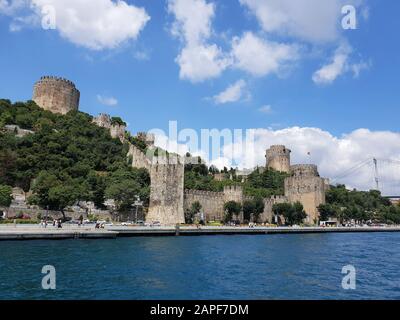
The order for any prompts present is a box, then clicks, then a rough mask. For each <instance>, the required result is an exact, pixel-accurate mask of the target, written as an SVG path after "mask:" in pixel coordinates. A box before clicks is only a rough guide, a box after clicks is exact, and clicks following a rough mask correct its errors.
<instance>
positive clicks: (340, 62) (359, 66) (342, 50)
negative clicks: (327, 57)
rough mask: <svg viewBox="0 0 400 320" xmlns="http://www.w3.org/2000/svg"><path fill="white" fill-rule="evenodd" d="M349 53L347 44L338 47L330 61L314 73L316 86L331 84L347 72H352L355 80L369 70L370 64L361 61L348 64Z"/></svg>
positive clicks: (349, 48)
mask: <svg viewBox="0 0 400 320" xmlns="http://www.w3.org/2000/svg"><path fill="white" fill-rule="evenodd" d="M351 53H352V48H351V47H350V46H349V45H348V44H347V43H344V44H342V45H340V46H339V48H338V49H336V51H335V54H334V56H333V58H332V61H331V62H330V63H328V64H326V65H324V66H322V67H321V68H320V69H319V70H317V71H315V73H314V74H313V76H312V79H313V81H314V82H315V83H316V84H331V83H333V82H334V81H335V80H336V79H337V78H338V77H339V76H341V75H343V74H344V73H346V72H348V71H352V72H353V74H354V77H355V78H357V77H358V76H359V75H360V72H361V71H362V70H365V69H368V68H369V66H370V63H366V62H363V61H361V62H359V63H353V64H352V63H350V62H349V59H350V54H351Z"/></svg>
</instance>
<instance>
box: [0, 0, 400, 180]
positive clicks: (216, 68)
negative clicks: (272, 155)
mask: <svg viewBox="0 0 400 320" xmlns="http://www.w3.org/2000/svg"><path fill="white" fill-rule="evenodd" d="M82 2H83V3H84V4H82ZM321 3H322V2H321V1H319V0H299V1H289V0H281V1H277V0H263V1H262V0H233V1H217V0H185V1H183V0H165V1H145V0H134V1H132V0H130V1H125V2H119V3H117V2H116V1H111V0H91V1H78V0H70V1H62V0H31V1H29V0H14V1H10V0H0V39H1V50H0V70H1V76H0V97H2V98H9V99H11V100H13V101H17V100H28V99H30V98H31V94H32V86H33V83H34V82H35V81H36V80H37V79H39V78H40V76H42V75H57V76H62V77H65V78H68V79H70V80H72V81H74V82H75V84H76V85H77V87H78V88H79V89H80V91H81V103H80V108H81V110H82V111H84V112H88V113H90V114H92V115H96V114H98V113H100V112H106V113H109V114H111V115H119V116H121V117H122V118H123V119H124V120H125V121H126V122H128V123H129V125H130V127H129V129H130V130H131V131H132V132H137V131H146V130H149V129H152V128H161V129H163V130H167V129H168V121H170V120H176V121H178V126H179V128H193V129H195V130H200V129H201V128H218V129H223V128H230V129H235V128H240V129H248V128H257V129H258V128H259V129H262V130H264V131H260V132H261V133H260V141H262V142H260V145H259V148H260V150H262V149H263V148H265V147H266V146H267V145H268V143H269V142H266V141H265V140H263V137H264V138H265V137H266V136H267V137H269V138H270V139H269V141H271V143H272V142H274V143H275V142H276V143H287V144H289V145H291V148H292V149H294V158H295V159H296V160H298V161H306V160H307V159H306V157H305V156H304V154H305V152H304V151H305V150H313V151H314V154H315V159H313V160H314V162H317V163H318V164H319V165H320V166H322V170H323V171H324V173H325V172H326V174H331V175H334V174H335V173H337V172H339V171H338V170H339V169H337V168H336V167H335V165H334V164H333V163H330V164H329V165H328V164H327V162H328V159H327V158H326V157H324V156H323V155H322V154H323V153H324V154H326V150H325V149H324V148H325V147H324V146H325V145H328V146H331V144H333V145H336V146H337V148H339V149H340V148H342V151H343V153H353V152H355V151H354V150H358V149H360V150H359V151H358V152H357V154H354V155H353V156H351V157H350V156H349V157H348V158H343V159H342V158H340V159H337V160H336V164H337V163H341V166H342V167H340V169H343V168H345V167H346V166H348V165H350V164H352V163H355V162H356V161H358V160H360V161H361V160H363V159H365V156H369V155H371V156H373V155H375V154H380V155H382V156H384V157H386V158H389V157H390V158H400V152H399V151H398V150H399V145H398V144H397V142H393V145H390V146H389V147H388V148H384V149H382V150H381V148H382V146H376V141H377V139H378V138H377V137H378V136H379V137H380V135H382V134H383V135H384V134H388V135H390V137H389V138H388V141H389V140H390V141H392V140H393V141H395V140H396V139H395V138H393V139H392V137H393V135H394V137H397V134H398V133H397V132H398V122H399V120H398V119H399V115H400V108H399V97H400V82H399V80H398V79H399V74H400V55H399V54H398V52H399V50H400V41H399V37H398V35H397V34H396V33H397V32H398V31H399V30H400V19H398V13H399V12H400V3H399V2H398V1H392V0H386V1H374V0H348V1H344V0H326V1H325V3H324V4H321ZM49 4H50V5H52V6H53V7H54V8H55V12H56V20H55V21H56V29H54V30H44V29H43V28H42V27H41V19H42V18H43V15H42V14H41V9H42V8H43V5H49ZM347 4H352V5H354V7H355V9H356V18H357V29H356V30H343V28H342V27H341V21H342V18H343V14H342V13H341V11H340V10H341V8H342V7H343V6H344V5H347ZM74 10H75V12H76V13H77V14H76V15H75V19H76V20H75V22H73V21H72V20H71V15H68V12H74ZM110 12H112V13H113V14H111V13H110ZM99 23H100V24H102V27H101V28H103V29H101V28H100V27H99V26H98V25H99ZM110 26H112V27H110ZM104 29H105V30H104ZM108 29H112V30H108ZM202 53H203V54H205V56H203V58H199V57H200V56H201V54H202ZM179 57H180V58H179ZM204 57H207V58H204ZM204 59H205V60H204ZM208 59H209V60H208ZM318 72H320V73H318ZM229 88H230V90H229ZM227 89H228V91H226V90H227ZM100 97H102V98H103V99H101V98H100ZM111 98H113V101H114V103H112V104H113V105H106V104H105V103H104V100H110V99H111ZM101 100H102V101H103V103H102V101H101ZM296 127H299V128H300V131H295V129H293V128H296ZM307 128H313V130H312V132H311V133H310V132H309V131H307ZM360 128H365V129H368V130H366V131H364V133H363V134H361V135H359V134H358V133H359V131H357V129H360ZM284 130H289V134H287V132H288V131H286V133H285V131H284ZM295 132H297V133H295ZM307 132H308V133H307ZM321 132H322V133H321ZM314 135H316V136H317V137H316V138H315V139H314ZM291 136H294V137H295V138H293V139H292V140H290V139H289V138H288V137H291ZM300 136H301V137H300ZM321 136H322V137H324V136H326V137H328V138H326V139H325V140H324V139H323V140H321V143H320V144H319V145H318V146H316V145H315V143H314V144H313V143H312V142H313V141H319V140H318V139H319V138H321ZM299 137H300V138H299ZM355 137H357V138H355ZM384 137H385V138H386V136H384ZM357 139H359V140H357ZM296 141H297V143H299V141H301V143H303V145H304V146H303V147H301V146H298V144H296ZM347 142H348V143H350V144H351V146H350V147H349V146H348V145H346V143H347ZM346 148H347V149H346ZM371 148H372V150H373V152H372V151H371V152H370V150H371ZM303 153H304V154H303ZM262 156H263V155H261V156H260V155H258V156H257V162H261V161H263V158H262ZM222 158H223V157H222ZM239 158H240V157H239ZM328 158H329V159H332V155H330V156H329V157H328ZM238 161H239V162H240V159H239V160H238ZM335 170H336V171H337V172H336V171H335Z"/></svg>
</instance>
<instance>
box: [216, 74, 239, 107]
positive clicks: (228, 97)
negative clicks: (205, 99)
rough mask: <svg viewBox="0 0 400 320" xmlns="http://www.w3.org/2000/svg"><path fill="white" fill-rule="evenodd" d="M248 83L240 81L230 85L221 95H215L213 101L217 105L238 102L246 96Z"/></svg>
mask: <svg viewBox="0 0 400 320" xmlns="http://www.w3.org/2000/svg"><path fill="white" fill-rule="evenodd" d="M245 88H246V81H244V80H243V79H240V80H238V81H236V82H235V83H234V84H232V85H230V86H229V87H228V88H226V89H225V90H224V91H222V92H221V93H219V94H217V95H215V96H214V97H213V100H214V102H215V103H216V104H225V103H230V102H236V101H239V100H240V99H242V98H243V96H244V95H245Z"/></svg>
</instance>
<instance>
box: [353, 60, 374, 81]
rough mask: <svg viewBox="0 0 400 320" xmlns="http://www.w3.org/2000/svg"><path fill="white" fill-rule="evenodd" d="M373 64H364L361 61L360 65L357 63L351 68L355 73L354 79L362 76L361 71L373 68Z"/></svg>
mask: <svg viewBox="0 0 400 320" xmlns="http://www.w3.org/2000/svg"><path fill="white" fill-rule="evenodd" d="M371 65H372V63H371V61H368V62H364V61H361V62H359V63H355V64H353V65H351V66H350V68H351V71H353V74H354V78H358V77H359V76H360V73H361V71H363V70H368V69H369V68H370V67H371Z"/></svg>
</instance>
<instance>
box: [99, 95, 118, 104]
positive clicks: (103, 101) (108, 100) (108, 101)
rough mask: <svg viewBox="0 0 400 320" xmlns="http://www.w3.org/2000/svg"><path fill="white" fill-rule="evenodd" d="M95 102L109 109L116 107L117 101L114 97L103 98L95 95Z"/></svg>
mask: <svg viewBox="0 0 400 320" xmlns="http://www.w3.org/2000/svg"><path fill="white" fill-rule="evenodd" d="M97 101H98V102H100V103H101V104H103V105H105V106H109V107H115V106H116V105H118V100H117V99H116V98H114V97H105V96H102V95H99V94H98V95H97Z"/></svg>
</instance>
